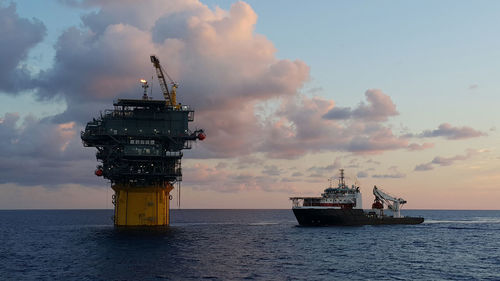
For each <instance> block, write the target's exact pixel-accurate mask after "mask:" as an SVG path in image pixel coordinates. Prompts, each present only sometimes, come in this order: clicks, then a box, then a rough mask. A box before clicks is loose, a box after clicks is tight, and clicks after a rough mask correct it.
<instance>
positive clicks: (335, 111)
mask: <svg viewBox="0 0 500 281" xmlns="http://www.w3.org/2000/svg"><path fill="white" fill-rule="evenodd" d="M365 96H366V100H367V101H368V105H367V104H365V103H364V102H361V103H360V104H359V105H358V107H356V108H355V109H351V108H349V107H334V108H332V109H331V110H329V111H328V112H327V113H325V114H324V115H323V118H325V119H331V120H346V119H351V118H359V119H364V120H365V121H386V120H387V119H388V118H389V117H390V116H395V115H398V114H399V113H398V111H397V110H396V105H395V104H394V103H393V102H392V100H391V98H390V97H389V96H388V95H386V94H384V93H383V92H382V91H381V90H378V89H370V90H367V91H366V92H365Z"/></svg>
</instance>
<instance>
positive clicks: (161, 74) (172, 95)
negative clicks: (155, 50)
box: [150, 55, 179, 107]
mask: <svg viewBox="0 0 500 281" xmlns="http://www.w3.org/2000/svg"><path fill="white" fill-rule="evenodd" d="M150 58H151V62H152V63H153V66H154V68H155V69H156V75H157V76H158V82H160V87H161V90H162V92H163V97H165V101H166V103H167V105H170V106H174V107H178V106H179V105H178V104H177V100H176V90H177V87H178V86H179V84H177V83H176V82H174V80H173V79H172V77H170V75H168V73H167V72H166V71H165V70H164V69H163V67H161V64H160V60H159V59H158V57H157V56H155V55H151V56H150ZM165 76H166V77H167V78H168V80H169V82H170V85H172V87H171V88H172V89H171V90H169V89H168V85H167V81H166V80H165Z"/></svg>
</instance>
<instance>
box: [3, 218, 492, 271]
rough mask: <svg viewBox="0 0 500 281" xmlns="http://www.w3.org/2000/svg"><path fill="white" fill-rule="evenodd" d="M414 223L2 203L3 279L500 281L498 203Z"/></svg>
mask: <svg viewBox="0 0 500 281" xmlns="http://www.w3.org/2000/svg"><path fill="white" fill-rule="evenodd" d="M402 212H403V215H408V216H422V217H424V218H425V222H424V223H423V224H420V225H382V226H353V227H300V226H298V224H297V221H296V220H295V217H294V215H293V213H292V211H291V210H188V209H181V210H178V209H173V210H172V212H171V220H172V223H171V226H170V227H168V228H166V229H161V230H151V229H133V230H128V229H125V230H124V229H117V228H115V227H113V225H112V220H111V217H112V215H113V212H112V210H13V211H8V210H3V211H0V280H500V211H455V210H453V211H443V210H439V211H434V210H406V211H404V210H403V211H402Z"/></svg>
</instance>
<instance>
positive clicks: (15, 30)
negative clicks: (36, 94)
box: [0, 2, 47, 94]
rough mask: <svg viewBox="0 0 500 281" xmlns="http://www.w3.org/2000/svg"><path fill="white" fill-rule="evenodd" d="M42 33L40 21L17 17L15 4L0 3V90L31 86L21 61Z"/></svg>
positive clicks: (23, 88) (40, 38) (43, 29)
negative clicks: (0, 42) (4, 4)
mask: <svg viewBox="0 0 500 281" xmlns="http://www.w3.org/2000/svg"><path fill="white" fill-rule="evenodd" d="M46 32H47V31H46V28H45V25H44V24H43V23H42V22H41V21H40V20H38V19H31V20H29V19H25V18H20V17H19V15H18V14H17V13H16V4H14V3H10V5H8V6H3V5H2V2H0V37H1V38H2V44H0V62H1V63H0V91H3V92H5V93H10V94H15V93H16V92H17V91H20V90H25V89H28V88H31V85H30V84H31V83H30V81H31V73H30V70H29V68H28V67H27V66H26V65H24V64H22V62H23V61H24V60H25V59H26V58H27V56H28V52H29V50H30V49H31V48H33V47H34V46H35V45H36V44H38V43H39V42H41V41H42V39H43V38H44V36H45V34H46Z"/></svg>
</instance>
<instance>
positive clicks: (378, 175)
mask: <svg viewBox="0 0 500 281" xmlns="http://www.w3.org/2000/svg"><path fill="white" fill-rule="evenodd" d="M404 177H406V175H405V174H402V173H395V174H375V175H372V178H385V179H399V178H404Z"/></svg>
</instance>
